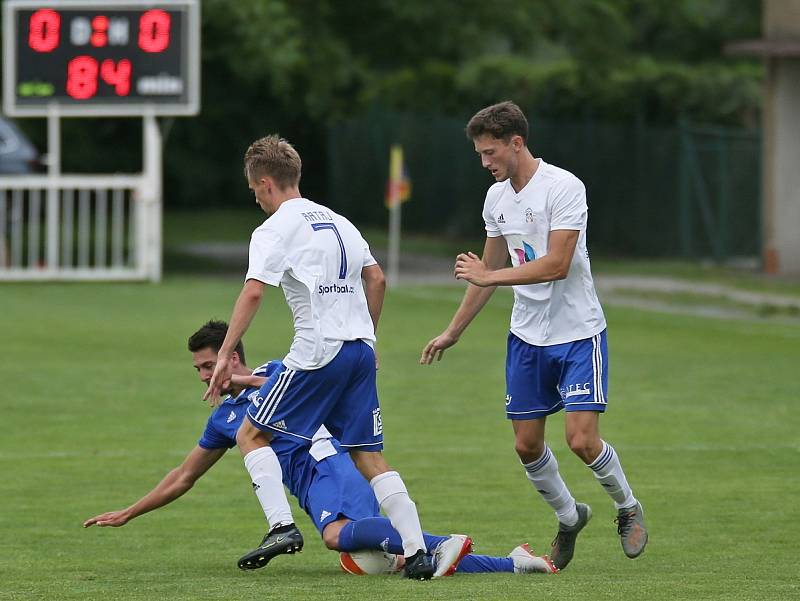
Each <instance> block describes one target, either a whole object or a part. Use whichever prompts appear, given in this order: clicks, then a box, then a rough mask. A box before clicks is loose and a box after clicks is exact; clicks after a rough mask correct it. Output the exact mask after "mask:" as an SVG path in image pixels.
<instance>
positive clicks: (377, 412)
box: [372, 407, 383, 436]
mask: <svg viewBox="0 0 800 601" xmlns="http://www.w3.org/2000/svg"><path fill="white" fill-rule="evenodd" d="M372 433H373V434H374V435H375V436H378V435H379V434H383V420H382V419H381V408H380V407H378V408H377V409H373V410H372Z"/></svg>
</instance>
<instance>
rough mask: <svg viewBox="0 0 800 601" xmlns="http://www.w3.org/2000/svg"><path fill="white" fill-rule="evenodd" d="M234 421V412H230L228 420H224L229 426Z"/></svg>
mask: <svg viewBox="0 0 800 601" xmlns="http://www.w3.org/2000/svg"><path fill="white" fill-rule="evenodd" d="M235 419H236V412H235V411H231V414H230V415H229V416H228V419H226V420H225V422H226V423H228V424H229V423H231V422H232V421H233V420H235Z"/></svg>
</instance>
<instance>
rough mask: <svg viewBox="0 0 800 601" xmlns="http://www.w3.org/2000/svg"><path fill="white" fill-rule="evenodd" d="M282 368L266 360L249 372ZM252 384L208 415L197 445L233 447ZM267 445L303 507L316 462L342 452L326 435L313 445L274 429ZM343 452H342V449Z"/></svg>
mask: <svg viewBox="0 0 800 601" xmlns="http://www.w3.org/2000/svg"><path fill="white" fill-rule="evenodd" d="M279 369H284V366H283V364H282V363H281V362H280V361H270V362H269V363H266V364H264V365H262V366H261V367H259V368H258V369H256V370H254V371H253V375H255V376H261V377H264V378H269V377H270V375H272V374H273V373H274V372H276V371H277V370H279ZM258 391H259V389H258V388H256V387H252V388H245V389H244V390H243V391H242V392H240V393H239V394H238V395H237V396H236V397H233V396H230V395H229V396H228V397H227V398H225V400H224V401H223V402H222V404H220V406H219V407H217V409H216V410H215V411H214V412H213V413H212V414H211V415H210V416H209V418H208V422H207V423H206V429H205V431H204V432H203V435H202V436H201V437H200V440H199V441H198V444H199V445H200V446H201V447H203V448H204V449H230V448H232V447H234V446H236V432H237V430H239V426H240V425H241V424H242V420H243V419H244V418H245V415H247V408H248V407H249V405H250V403H251V401H252V399H253V398H255V397H256V396H258ZM272 434H273V437H272V442H271V443H270V446H271V447H272V450H273V451H275V454H276V455H277V456H278V461H279V462H280V464H281V469H282V470H283V483H284V484H285V485H286V488H288V489H289V492H290V493H291V494H292V495H293V496H295V497H296V498H297V500H298V501H300V504H301V506H303V507H305V506H306V497H307V495H308V489H309V486H311V482H312V479H313V477H314V470H315V468H316V465H317V462H318V461H322V460H323V459H324V458H325V457H330V456H332V455H337V454H340V453H343V451H342V449H341V447H340V446H339V441H338V440H336V439H335V438H332V437H329V435H326V436H322V437H321V438H319V439H316V438H315V440H314V442H313V445H312V444H309V442H307V441H302V440H298V439H296V438H294V437H292V436H287V435H283V434H281V433H280V432H278V431H275V432H273V433H272ZM344 454H345V455H346V452H344Z"/></svg>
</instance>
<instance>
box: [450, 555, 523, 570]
mask: <svg viewBox="0 0 800 601" xmlns="http://www.w3.org/2000/svg"><path fill="white" fill-rule="evenodd" d="M487 572H511V573H512V574H513V573H514V560H513V559H511V558H510V557H489V556H488V555H473V554H472V553H470V554H469V555H465V556H464V558H463V559H462V560H461V561H460V562H459V563H458V568H456V573H458V574H479V573H480V574H485V573H487Z"/></svg>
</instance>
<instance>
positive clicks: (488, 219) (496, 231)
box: [483, 188, 502, 238]
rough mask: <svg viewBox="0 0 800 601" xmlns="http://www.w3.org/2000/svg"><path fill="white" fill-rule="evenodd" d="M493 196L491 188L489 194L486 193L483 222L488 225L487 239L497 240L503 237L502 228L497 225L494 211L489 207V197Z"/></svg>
mask: <svg viewBox="0 0 800 601" xmlns="http://www.w3.org/2000/svg"><path fill="white" fill-rule="evenodd" d="M490 195H492V188H489V190H488V192H486V200H484V201H483V221H484V223H485V224H486V237H487V238H497V237H498V236H501V235H502V234H501V233H500V227H499V226H498V225H497V221H495V219H494V215H492V209H491V207H490V206H489V205H490V204H493V203H490V202H489V197H490Z"/></svg>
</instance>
